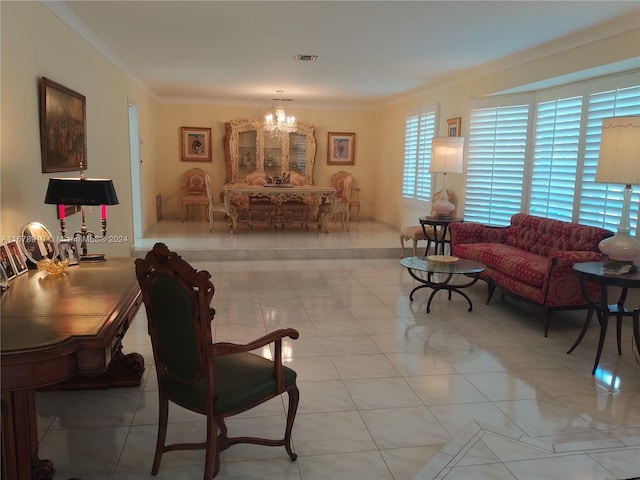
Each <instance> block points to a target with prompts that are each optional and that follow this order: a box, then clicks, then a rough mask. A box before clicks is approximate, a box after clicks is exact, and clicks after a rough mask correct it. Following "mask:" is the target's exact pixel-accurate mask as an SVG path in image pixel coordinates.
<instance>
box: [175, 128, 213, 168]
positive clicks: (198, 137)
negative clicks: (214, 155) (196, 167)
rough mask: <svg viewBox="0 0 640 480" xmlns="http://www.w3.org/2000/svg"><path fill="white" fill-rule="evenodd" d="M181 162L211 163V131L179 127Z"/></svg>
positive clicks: (208, 129)
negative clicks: (180, 134)
mask: <svg viewBox="0 0 640 480" xmlns="http://www.w3.org/2000/svg"><path fill="white" fill-rule="evenodd" d="M181 133H182V137H181V138H182V142H181V143H182V161H183V162H210V161H211V129H210V128H197V127H181Z"/></svg>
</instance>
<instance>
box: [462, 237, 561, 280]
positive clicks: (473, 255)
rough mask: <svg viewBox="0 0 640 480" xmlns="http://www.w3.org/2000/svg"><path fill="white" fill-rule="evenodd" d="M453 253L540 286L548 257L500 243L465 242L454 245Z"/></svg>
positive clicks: (548, 260)
mask: <svg viewBox="0 0 640 480" xmlns="http://www.w3.org/2000/svg"><path fill="white" fill-rule="evenodd" d="M453 254H454V255H456V256H459V257H463V258H468V259H470V260H476V261H478V262H481V263H484V264H485V265H486V266H487V267H489V268H491V269H493V270H497V271H499V272H502V273H503V274H505V275H508V276H510V277H513V278H516V279H518V281H520V282H524V283H526V284H528V285H533V286H535V287H538V288H540V287H542V285H543V284H544V280H545V278H546V277H547V274H548V270H549V262H550V259H549V258H547V257H543V256H541V255H536V254H533V253H530V252H525V251H524V250H521V249H519V248H516V247H513V246H510V245H503V244H501V243H466V244H458V245H454V250H453Z"/></svg>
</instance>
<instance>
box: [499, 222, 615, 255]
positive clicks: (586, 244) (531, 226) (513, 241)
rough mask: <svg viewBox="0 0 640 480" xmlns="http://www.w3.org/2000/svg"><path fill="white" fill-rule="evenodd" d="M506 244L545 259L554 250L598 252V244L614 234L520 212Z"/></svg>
mask: <svg viewBox="0 0 640 480" xmlns="http://www.w3.org/2000/svg"><path fill="white" fill-rule="evenodd" d="M506 230H507V233H506V235H505V238H504V243H505V244H506V245H511V246H513V247H516V248H520V249H522V250H526V251H527V252H531V253H534V254H536V255H542V256H545V257H549V256H551V253H552V252H554V251H562V250H585V251H587V250H591V251H598V244H599V243H600V241H601V240H602V239H603V238H606V237H607V236H609V235H611V232H609V231H608V230H604V229H602V228H598V227H590V226H587V225H580V224H578V223H571V222H562V221H559V220H553V219H550V218H543V217H536V216H533V215H527V214H524V213H517V214H515V215H513V216H512V217H511V225H510V226H509V227H508V228H507V229H506Z"/></svg>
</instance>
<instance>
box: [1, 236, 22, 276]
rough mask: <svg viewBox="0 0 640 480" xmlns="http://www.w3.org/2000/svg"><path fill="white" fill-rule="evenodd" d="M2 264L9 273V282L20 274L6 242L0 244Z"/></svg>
mask: <svg viewBox="0 0 640 480" xmlns="http://www.w3.org/2000/svg"><path fill="white" fill-rule="evenodd" d="M0 265H2V268H3V270H4V271H5V273H6V275H7V282H8V281H11V280H13V279H14V278H16V277H17V276H18V274H17V273H16V267H15V265H14V264H13V260H11V255H10V253H9V248H8V247H7V244H6V243H3V244H2V245H0Z"/></svg>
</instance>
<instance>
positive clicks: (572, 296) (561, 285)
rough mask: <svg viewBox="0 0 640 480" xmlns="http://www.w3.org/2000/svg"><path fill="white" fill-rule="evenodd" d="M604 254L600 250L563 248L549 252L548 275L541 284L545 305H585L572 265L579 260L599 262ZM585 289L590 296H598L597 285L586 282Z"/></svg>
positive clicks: (579, 261)
mask: <svg viewBox="0 0 640 480" xmlns="http://www.w3.org/2000/svg"><path fill="white" fill-rule="evenodd" d="M604 258H605V256H604V255H603V254H602V253H600V252H593V251H578V250H573V251H572V250H563V251H560V250H558V251H555V252H552V253H551V256H550V257H549V259H550V262H549V275H548V276H547V281H546V284H545V285H543V289H544V291H545V292H546V293H545V302H544V303H545V305H546V306H547V307H556V306H563V307H564V306H579V305H586V303H587V301H586V299H585V298H584V297H583V296H582V291H581V290H580V282H579V280H578V277H577V275H576V274H575V272H574V271H573V265H574V264H575V263H581V262H599V261H602V260H603V259H604ZM587 290H588V291H589V292H590V295H591V296H592V298H598V297H599V292H598V289H597V285H595V284H591V282H589V283H588V284H587Z"/></svg>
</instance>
